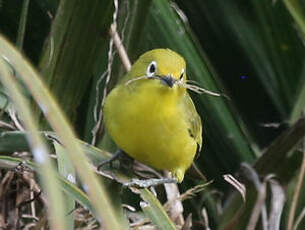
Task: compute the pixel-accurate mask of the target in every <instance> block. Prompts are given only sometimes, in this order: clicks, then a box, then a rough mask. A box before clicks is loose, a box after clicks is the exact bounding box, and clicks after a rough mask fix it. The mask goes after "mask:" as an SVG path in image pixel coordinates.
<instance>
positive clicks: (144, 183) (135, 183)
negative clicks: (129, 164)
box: [123, 178, 177, 188]
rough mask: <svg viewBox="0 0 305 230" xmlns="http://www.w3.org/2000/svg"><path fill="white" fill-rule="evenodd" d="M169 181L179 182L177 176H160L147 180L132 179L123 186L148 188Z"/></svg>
mask: <svg viewBox="0 0 305 230" xmlns="http://www.w3.org/2000/svg"><path fill="white" fill-rule="evenodd" d="M167 183H177V180H176V179H175V178H160V179H155V178H152V179H146V180H140V179H132V180H131V181H130V182H125V183H123V186H126V187H138V188H148V187H153V186H157V185H161V184H167Z"/></svg>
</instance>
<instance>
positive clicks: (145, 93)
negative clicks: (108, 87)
mask: <svg viewBox="0 0 305 230" xmlns="http://www.w3.org/2000/svg"><path fill="white" fill-rule="evenodd" d="M185 68H186V65H185V61H184V59H183V58H182V57H181V56H180V55H179V54H177V53H175V52H174V51H172V50H170V49H154V50H151V51H148V52H146V53H144V54H143V55H142V56H141V57H140V58H139V59H138V60H137V61H136V62H135V63H134V64H133V66H132V67H131V70H130V72H128V73H127V75H126V76H125V77H124V78H123V79H122V80H121V81H120V83H119V84H118V85H117V86H116V87H115V88H114V89H113V90H112V91H111V92H110V94H109V95H108V96H107V98H106V101H105V107H104V116H105V117H104V118H105V125H106V129H107V131H108V132H109V134H110V136H111V137H112V138H113V140H114V141H115V143H116V144H117V145H118V147H119V148H120V149H122V150H123V151H124V152H125V153H127V154H128V155H129V156H131V157H133V158H134V159H136V160H138V161H140V162H142V163H145V164H147V165H149V166H151V167H153V168H156V169H162V170H168V171H170V172H172V174H173V177H174V178H175V179H177V181H178V182H179V183H180V182H182V180H183V178H184V174H185V171H186V170H187V169H188V168H189V167H190V165H191V164H192V162H193V160H194V157H195V154H196V152H198V151H200V149H201V144H202V137H201V132H202V127H201V120H200V117H199V115H198V113H197V111H196V109H195V106H194V104H193V101H192V99H191V97H190V96H189V94H188V93H187V90H186V89H187V88H188V87H187V86H188V84H187V81H186V71H185V70H186V69H185Z"/></svg>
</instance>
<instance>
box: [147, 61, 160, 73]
mask: <svg viewBox="0 0 305 230" xmlns="http://www.w3.org/2000/svg"><path fill="white" fill-rule="evenodd" d="M156 71H157V62H155V61H152V62H151V63H150V64H149V65H148V67H147V70H146V76H147V77H152V76H153V75H154V74H155V73H156Z"/></svg>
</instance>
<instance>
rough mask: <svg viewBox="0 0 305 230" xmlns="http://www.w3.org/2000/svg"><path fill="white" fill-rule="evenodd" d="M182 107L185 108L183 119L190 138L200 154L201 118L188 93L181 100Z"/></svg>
mask: <svg viewBox="0 0 305 230" xmlns="http://www.w3.org/2000/svg"><path fill="white" fill-rule="evenodd" d="M183 107H184V108H185V115H186V117H185V119H186V122H187V124H188V128H189V133H190V136H191V137H192V138H194V140H195V141H196V143H197V145H198V146H199V148H198V149H197V152H200V150H201V146H202V136H201V133H202V124H201V118H200V116H199V114H198V113H197V111H196V108H195V105H194V103H193V101H192V99H191V97H190V95H189V94H188V93H186V95H185V97H184V99H183Z"/></svg>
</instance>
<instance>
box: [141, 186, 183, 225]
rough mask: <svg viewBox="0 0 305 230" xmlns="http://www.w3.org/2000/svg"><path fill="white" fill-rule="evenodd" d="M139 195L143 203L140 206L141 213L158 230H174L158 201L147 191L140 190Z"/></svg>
mask: <svg viewBox="0 0 305 230" xmlns="http://www.w3.org/2000/svg"><path fill="white" fill-rule="evenodd" d="M140 195H141V197H142V199H143V200H144V202H145V203H142V204H141V208H142V210H143V212H144V213H145V214H146V215H147V216H148V217H149V218H150V220H151V221H152V223H153V224H154V225H156V227H157V229H159V230H161V229H162V230H176V229H177V228H176V227H175V225H174V223H173V222H172V221H171V219H170V218H169V217H168V215H167V213H166V212H165V210H164V208H163V207H162V205H161V204H160V202H159V200H158V199H157V198H156V197H155V196H154V195H153V194H152V193H151V192H150V191H149V190H148V189H141V191H140Z"/></svg>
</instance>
